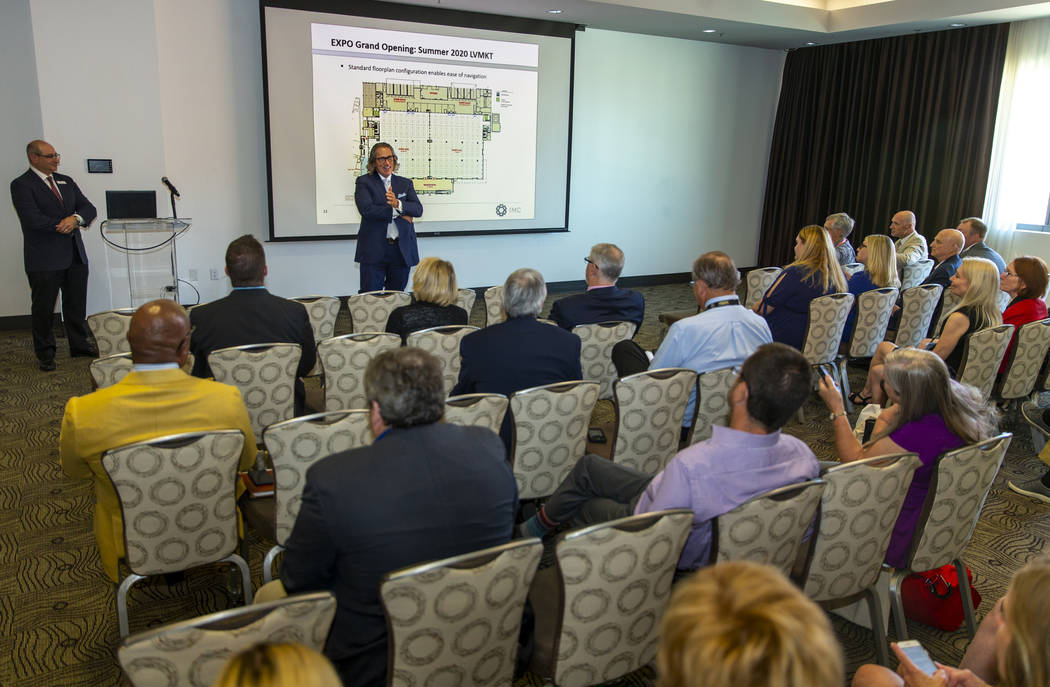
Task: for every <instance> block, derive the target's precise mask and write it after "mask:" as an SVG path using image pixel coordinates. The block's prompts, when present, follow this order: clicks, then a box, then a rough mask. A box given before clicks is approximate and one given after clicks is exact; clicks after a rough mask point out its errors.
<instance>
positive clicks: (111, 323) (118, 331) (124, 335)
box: [87, 308, 135, 358]
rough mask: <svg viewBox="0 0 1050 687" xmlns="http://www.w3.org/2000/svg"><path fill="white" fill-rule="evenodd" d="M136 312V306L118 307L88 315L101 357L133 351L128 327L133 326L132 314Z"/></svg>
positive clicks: (89, 325)
mask: <svg viewBox="0 0 1050 687" xmlns="http://www.w3.org/2000/svg"><path fill="white" fill-rule="evenodd" d="M134 314H135V308H118V309H116V310H104V311H102V312H97V313H92V314H91V315H88V316H87V323H88V328H89V329H90V330H91V335H92V336H93V337H95V344H96V345H97V346H98V356H99V357H100V358H104V357H106V356H107V355H113V354H114V353H128V352H130V351H131V345H130V344H129V343H128V328H129V327H130V326H131V316H132V315H134Z"/></svg>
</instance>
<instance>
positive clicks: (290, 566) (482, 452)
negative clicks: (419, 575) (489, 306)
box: [281, 325, 553, 687]
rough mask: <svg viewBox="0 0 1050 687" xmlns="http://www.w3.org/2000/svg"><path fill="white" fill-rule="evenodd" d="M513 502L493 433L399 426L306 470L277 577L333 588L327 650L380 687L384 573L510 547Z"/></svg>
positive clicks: (294, 585) (299, 588)
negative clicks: (472, 552)
mask: <svg viewBox="0 0 1050 687" xmlns="http://www.w3.org/2000/svg"><path fill="white" fill-rule="evenodd" d="M547 326H550V325H547ZM552 329H553V327H552ZM517 507H518V488H517V484H516V483H515V481H514V475H513V474H512V472H511V469H510V466H509V464H508V463H507V458H506V454H505V452H504V449H503V446H502V445H501V444H500V441H499V439H498V438H496V435H495V434H493V433H492V432H491V431H489V430H488V429H484V428H481V427H460V426H456V425H446V424H444V423H434V424H430V425H421V426H417V427H410V428H405V429H397V428H394V429H391V430H389V431H388V432H385V433H384V434H382V435H380V437H379V438H378V439H377V440H376V442H375V443H374V444H372V445H370V446H363V447H361V448H356V449H352V450H350V451H345V452H343V453H338V454H336V455H333V456H330V457H328V458H324V459H322V460H320V461H318V462H317V463H315V464H314V465H313V466H311V467H310V468H309V470H307V473H306V486H305V488H304V490H303V497H302V506H301V508H300V510H299V515H298V516H297V517H296V519H295V526H294V527H293V528H292V533H291V535H290V536H289V538H288V540H287V541H286V542H285V553H284V560H283V561H282V563H281V581H282V583H283V584H284V587H285V589H286V590H287V591H288V593H289V594H294V593H296V592H305V591H313V590H319V589H330V590H333V591H334V592H335V596H336V601H337V608H336V614H335V621H334V623H333V625H332V631H331V634H330V635H329V636H328V644H327V646H326V648H325V654H327V655H328V657H329V658H331V659H332V660H333V661H335V662H336V664H337V667H338V668H339V672H340V673H341V674H342V676H343V678H344V680H345V681H346V684H348V685H350V684H352V685H354V686H355V687H362V686H373V685H374V686H376V687H383V686H384V685H385V684H386V682H385V680H386V667H387V634H386V620H385V617H384V615H383V609H382V605H381V603H380V600H379V582H380V579H381V578H382V576H383V574H385V573H387V572H390V571H392V570H396V569H398V568H402V567H405V566H409V565H414V564H416V563H422V562H424V561H432V560H437V559H441V558H446V557H449V556H455V555H458V554H463V553H469V552H471V551H477V550H479V549H483V548H486V547H489V546H497V545H499V544H504V543H506V542H507V541H509V540H510V536H511V530H512V528H513V525H514V513H515V511H516V510H517ZM446 639H447V641H451V638H446ZM348 676H352V679H350V678H349V677H348Z"/></svg>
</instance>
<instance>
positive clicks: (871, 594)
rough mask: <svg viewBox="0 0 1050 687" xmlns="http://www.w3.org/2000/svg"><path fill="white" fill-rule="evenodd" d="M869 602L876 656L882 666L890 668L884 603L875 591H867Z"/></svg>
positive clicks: (865, 594)
mask: <svg viewBox="0 0 1050 687" xmlns="http://www.w3.org/2000/svg"><path fill="white" fill-rule="evenodd" d="M864 596H865V597H866V598H867V601H868V618H870V619H871V634H872V637H873V639H874V640H875V656H876V658H877V659H878V661H879V665H880V666H886V667H887V668H889V666H890V653H889V648H888V645H887V641H886V625H885V623H886V621H885V620H884V619H883V615H882V602H881V601H879V595H878V593H877V592H876V591H875V590H874V589H868V590H865V592H864Z"/></svg>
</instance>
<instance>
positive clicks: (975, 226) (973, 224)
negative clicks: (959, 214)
mask: <svg viewBox="0 0 1050 687" xmlns="http://www.w3.org/2000/svg"><path fill="white" fill-rule="evenodd" d="M956 229H958V230H959V231H961V232H962V235H963V240H964V241H965V245H964V246H963V251H962V253H961V254H960V256H959V257H963V258H986V259H988V260H991V261H992V262H994V263H995V266H996V268H997V269H998V270H999V274H1002V273H1003V272H1005V271H1006V261H1005V260H1003V256H1001V255H999V254H998V253H996V252H995V251H994V250H992V249H991V248H989V247H988V244H986V243H985V242H984V237H985V236H987V235H988V226H987V225H986V224H985V223H984V222H982V221H981V220H980V218H979V217H967V218H966V219H964V220H960V221H959V226H957V227H956Z"/></svg>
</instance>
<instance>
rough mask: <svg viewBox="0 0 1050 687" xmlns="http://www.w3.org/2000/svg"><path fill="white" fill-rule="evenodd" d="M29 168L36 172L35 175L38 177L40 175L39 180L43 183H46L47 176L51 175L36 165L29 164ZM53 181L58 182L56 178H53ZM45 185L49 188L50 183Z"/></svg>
mask: <svg viewBox="0 0 1050 687" xmlns="http://www.w3.org/2000/svg"><path fill="white" fill-rule="evenodd" d="M29 169H31V170H33V172H34V173H35V174H36V175H37V176H38V177H40V180H41V181H43V182H44V183H45V184H47V178H48V177H49V176H51V175H50V174H44V173H43V172H41V171H40V170H39V169H37V168H36V167H33V166H32V165H30V166H29ZM55 183H56V184H57V183H58V179H55ZM47 187H48V188H51V185H50V184H48V186H47Z"/></svg>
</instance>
